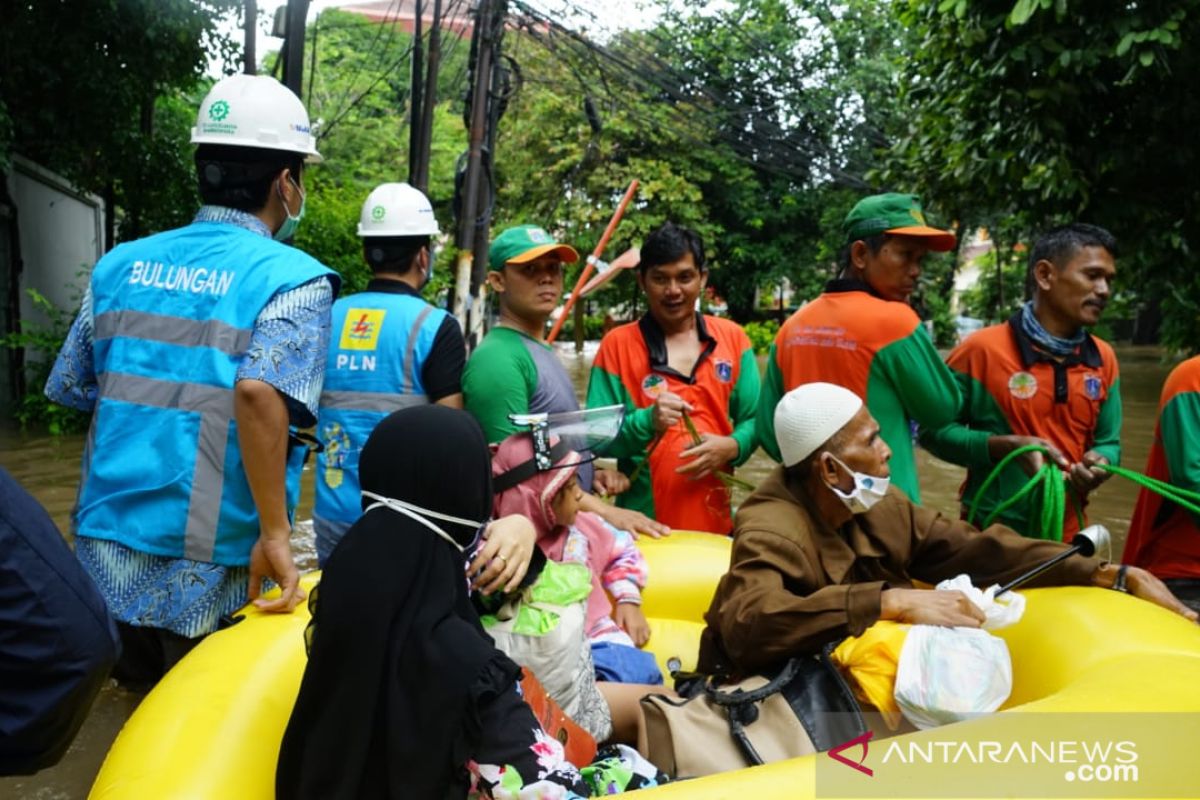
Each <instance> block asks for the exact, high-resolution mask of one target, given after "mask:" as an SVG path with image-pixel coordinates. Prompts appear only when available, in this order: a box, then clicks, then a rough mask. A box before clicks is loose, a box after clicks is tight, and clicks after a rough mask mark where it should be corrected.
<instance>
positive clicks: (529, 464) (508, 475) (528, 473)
mask: <svg viewBox="0 0 1200 800" xmlns="http://www.w3.org/2000/svg"><path fill="white" fill-rule="evenodd" d="M570 450H571V446H570V445H569V444H567V442H565V441H563V440H562V439H559V440H558V442H556V443H555V444H554V446H553V447H551V448H550V462H551V463H552V464H554V463H558V462H559V461H561V460H562V459H563V457H564V456H565V455H566V454H567V453H568V452H569V451H570ZM537 474H538V467H537V457H536V456H535V457H533V458H531V459H529V460H528V461H522V462H521V463H520V464H517V465H516V466H515V467H513V468H512V469H510V470H509V471H508V472H502V473H500V474H499V475H496V476H494V477H493V478H492V492H494V493H495V494H500V493H501V492H506V491H508V490H509V489H511V488H513V487H514V486H516V485H517V484H519V483H524V482H525V481H527V480H529V479H530V478H532V477H533V476H534V475H537Z"/></svg>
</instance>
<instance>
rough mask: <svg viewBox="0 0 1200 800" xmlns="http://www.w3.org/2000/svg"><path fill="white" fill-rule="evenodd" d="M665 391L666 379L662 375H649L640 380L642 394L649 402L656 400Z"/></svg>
mask: <svg viewBox="0 0 1200 800" xmlns="http://www.w3.org/2000/svg"><path fill="white" fill-rule="evenodd" d="M665 391H667V379H666V378H664V377H663V376H662V375H655V374H654V373H651V374H649V375H647V376H646V377H644V378H642V393H643V394H645V395H646V397H649V398H650V399H651V400H656V399H658V396H659V395H660V394H662V393H663V392H665Z"/></svg>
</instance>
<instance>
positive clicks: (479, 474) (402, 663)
mask: <svg viewBox="0 0 1200 800" xmlns="http://www.w3.org/2000/svg"><path fill="white" fill-rule="evenodd" d="M359 478H360V482H361V485H362V488H363V495H364V505H365V512H364V514H363V516H362V517H361V518H360V519H359V520H358V522H356V523H355V524H354V526H353V527H352V528H351V529H350V530H349V531H348V532H347V533H346V536H345V537H344V538H343V539H342V541H341V542H340V543H339V544H338V546H337V548H336V549H335V550H334V551H333V554H332V555H331V556H330V559H329V561H328V563H327V565H326V568H325V572H324V575H323V577H322V580H321V584H320V586H319V587H318V588H317V589H316V590H314V592H313V596H312V599H311V600H310V607H311V608H312V610H313V621H312V623H311V625H310V629H309V660H308V666H307V668H306V670H305V673H304V679H303V682H302V684H301V686H300V694H299V697H298V698H297V700H296V705H295V708H294V710H293V712H292V717H291V720H290V722H289V723H288V727H287V732H286V733H285V735H284V738H283V745H282V749H281V752H280V757H279V765H278V768H277V771H276V792H277V795H278V796H279V797H280V798H322V800H325V799H326V798H385V797H406V798H439V799H440V798H445V797H463V796H465V794H466V792H467V790H468V788H469V787H470V785H471V783H472V779H473V778H475V779H476V780H478V775H479V772H478V765H479V764H484V763H486V764H498V765H501V767H505V765H507V767H508V768H515V769H517V770H518V771H519V774H520V775H522V776H524V778H525V779H527V780H530V781H531V782H532V781H535V780H547V781H550V782H552V783H555V784H562V785H563V789H564V790H565V795H566V796H571V795H573V794H575V793H578V794H581V795H586V794H587V789H586V787H585V785H584V784H583V783H582V779H581V777H580V774H579V772H578V771H577V770H575V768H574V767H572V766H571V765H570V764H569V763H567V762H566V761H564V760H562V758H561V752H562V751H561V746H559V748H558V752H557V758H555V757H554V756H555V754H554V753H553V752H549V751H552V750H553V746H554V745H557V744H558V743H557V742H556V741H554V740H552V739H551V740H549V743H546V742H544V741H542V740H541V739H539V738H538V737H537V735H536V734H537V732H540V727H539V726H538V723H537V721H536V719H535V718H534V716H533V714H532V712H531V711H530V710H529V708H528V706H526V705H525V704H524V703H523V702H522V701H521V700H520V697H519V695H518V694H517V690H516V685H517V681H518V679H519V675H520V668H519V667H518V666H517V665H516V664H514V663H513V662H512V661H510V660H509V659H508V657H507V656H505V655H504V654H503V653H501V652H500V651H499V650H497V649H496V648H495V647H494V646H493V645H492V642H491V639H489V638H488V637H487V635H486V634H485V633H484V632H483V628H482V627H481V626H480V623H479V619H478V617H477V616H476V613H475V611H474V610H473V608H472V606H471V602H470V599H469V593H468V586H467V576H466V557H467V556H469V555H471V552H472V550H473V549H474V546H475V544H476V543H477V540H478V537H479V534H480V532H481V531H482V530H483V528H484V525H485V521H486V520H487V519H488V516H489V513H490V510H491V507H492V488H491V461H490V456H489V453H488V448H487V442H486V440H485V439H484V436H483V432H482V431H481V430H480V428H479V425H478V424H477V423H476V422H475V420H474V418H472V417H471V416H470V415H468V414H466V413H465V412H462V411H456V410H453V409H448V408H444V407H442V406H437V405H430V406H423V407H418V408H411V409H405V410H402V411H398V412H396V413H395V414H392V415H391V416H390V417H388V418H387V419H385V420H384V421H383V422H381V423H380V424H379V426H378V427H377V428H376V429H375V431H374V433H372V434H371V437H370V439H369V440H368V442H367V444H366V446H365V447H364V449H363V453H362V458H361V460H360V465H359ZM531 541H532V540H531ZM464 553H465V555H464ZM522 556H523V557H524V559H525V562H526V563H528V556H529V554H528V553H524V554H522ZM514 558H516V557H515V556H514ZM487 559H488V560H489V561H496V562H497V567H498V569H503V570H504V571H505V572H507V571H508V568H509V566H510V565H509V564H508V563H507V560H506V559H501V558H499V556H497V558H496V559H491V558H490V556H488V557H487ZM476 563H478V561H477V562H476ZM489 568H490V565H489ZM523 571H524V570H523V569H521V570H520V572H522V573H523ZM496 574H499V573H498V572H497V573H496ZM513 576H514V577H515V580H516V581H519V580H520V578H519V577H517V576H516V573H515V572H514V573H513ZM514 585H515V582H514ZM542 737H545V735H544V734H542ZM468 762H470V764H471V765H472V767H473V768H474V769H473V771H471V772H469V771H468V769H467V765H468ZM500 771H501V772H504V771H505V770H504V769H501V770H500ZM480 788H481V789H483V790H484V791H485V792H487V791H488V787H487V786H483V787H480ZM489 793H490V792H489Z"/></svg>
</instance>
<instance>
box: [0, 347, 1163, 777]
mask: <svg viewBox="0 0 1200 800" xmlns="http://www.w3.org/2000/svg"><path fill="white" fill-rule="evenodd" d="M596 344H597V343H595V342H590V343H588V345H587V347H586V348H585V351H584V353H583V354H580V355H576V354H575V353H574V351H573V349H572V348H571V347H570V346H567V347H564V348H563V349H561V350H560V352H559V355H560V357H561V359H562V361H563V363H564V364H565V365H566V367H567V369H568V371H569V372H570V373H571V376H572V379H573V380H574V382H575V386H576V390H577V392H578V393H579V394H580V396H581V399H582V395H583V393H584V390H585V388H586V384H587V373H588V369H589V367H590V365H591V359H592V356H593V355H594V354H595V347H596ZM1117 355H1118V358H1119V360H1120V365H1121V390H1122V399H1123V401H1124V425H1123V427H1122V431H1121V443H1122V449H1123V455H1122V459H1121V460H1122V462H1123V463H1124V465H1125V466H1127V467H1130V468H1132V469H1136V470H1139V471H1140V470H1142V469H1144V468H1145V465H1146V458H1147V456H1148V454H1149V451H1150V440H1151V437H1152V436H1153V432H1154V424H1155V414H1156V410H1157V407H1158V396H1159V392H1160V391H1161V389H1162V384H1163V381H1164V380H1165V378H1166V376H1167V373H1168V372H1169V371H1170V365H1164V364H1163V363H1162V355H1161V353H1160V351H1158V350H1157V349H1156V348H1149V347H1124V348H1118V349H1117ZM82 449H83V436H82V435H80V436H63V437H51V436H46V435H38V434H31V433H24V432H21V431H19V430H15V429H14V428H12V427H4V425H3V423H0V465H2V466H3V467H4V468H5V469H7V470H8V471H9V472H10V473H12V475H13V476H14V477H15V478H16V479H17V480H18V481H20V482H21V484H22V485H24V486H25V488H26V489H28V490H29V492H30V493H32V494H33V495H34V497H36V498H37V499H38V500H39V501H40V502H41V503H42V505H44V506H45V507H46V509H47V511H49V512H50V515H51V517H53V518H54V521H55V522H56V523H57V524H58V526H59V528H60V530H63V531H66V530H67V528H68V520H69V517H70V511H71V506H72V504H73V503H74V501H75V490H76V487H77V485H78V479H79V457H80V453H81V452H82ZM917 462H918V468H919V470H920V473H921V494H922V497H923V499H924V501H925V505H927V506H932V507H935V508H939V509H941V510H943V511H945V512H946V513H948V514H951V515H953V516H958V497H957V494H958V487H959V484H960V483H961V482H962V479H963V474H964V472H963V470H962V468H960V467H957V466H954V465H952V464H947V463H946V462H944V461H941V460H939V459H936V458H934V457H933V456H931V455H929V454H928V453H926V452H925V451H923V450H918V451H917ZM773 467H774V462H772V461H771V460H770V459H769V458H768V457H767V456H766V455H764V454H763V453H762V451H761V450H760V451H758V452H756V453H755V454H754V455H753V456H752V457H751V458H750V460H749V461H748V462H746V464H745V465H744V466H742V467H741V468H740V469H739V470H738V475H739V476H740V477H742V478H744V479H745V480H747V481H749V482H750V483H752V484H756V483H758V482H759V481H761V480H762V479H763V478H764V477H765V476H766V474H767V473H768V472H769V471H770V470H771V469H772V468H773ZM312 481H313V474H312V469H311V463H310V466H309V467H308V468H307V469H306V470H305V474H304V483H303V489H302V493H301V501H300V508H299V510H298V511H297V515H296V517H297V520H299V522H298V523H297V526H296V527H297V531H296V535H295V537H294V540H293V551H294V552H295V554H296V559H297V562H298V563H299V564H300V565H301V569H313V568H315V567H316V551H315V549H314V547H313V539H312V521H311V511H312V501H313V486H312ZM742 496H744V495H736V494H735V498H734V499H735V502H736V501H739V500H741V499H742ZM1136 499H1137V488H1136V487H1135V486H1134V485H1133V484H1131V483H1129V482H1127V481H1125V480H1122V479H1121V478H1114V479H1112V480H1110V481H1108V482H1107V483H1106V484H1104V485H1103V486H1102V487H1101V488H1100V489H1099V490H1098V491H1097V492H1096V493H1095V494H1093V496H1092V502H1091V504H1090V505H1089V507H1088V515H1089V519H1090V521H1091V522H1099V523H1102V524H1104V525H1106V526H1107V527H1108V529H1109V530H1110V531H1111V532H1112V534H1113V540H1114V541H1113V557H1114V558H1119V557H1120V554H1121V549H1122V548H1123V546H1124V543H1125V536H1126V533H1127V531H1128V528H1129V516H1130V515H1131V514H1132V513H1133V506H1134V503H1135V501H1136ZM140 699H141V696H140V695H138V694H135V693H132V692H128V691H125V690H123V689H120V688H117V687H116V686H115V685H114V686H110V687H107V688H105V689H104V690H103V691H101V693H100V696H99V698H98V699H97V701H96V704H95V705H94V707H93V708H92V712H91V714H90V716H89V717H88V720H87V721H86V722H85V724H84V726H83V729H82V731H81V732H80V734H79V736H78V737H77V738H76V740H75V742H74V743H73V744H72V746H71V749H70V750H69V751H68V753H67V754H66V756H65V757H64V758H63V760H62V762H61V763H60V764H59V765H58V766H56V767H54V768H52V769H48V770H43V771H42V772H41V773H39V774H37V775H35V776H31V777H18V778H0V798H10V797H11V798H22V800H24V798H32V799H33V800H73V799H74V798H83V797H86V796H87V793H88V790H89V789H90V788H91V784H92V781H93V779H94V778H95V775H96V773H97V771H98V770H99V769H100V764H101V763H102V762H103V760H104V756H105V754H106V753H107V751H108V747H109V745H110V744H111V743H112V741H113V739H114V738H116V735H117V732H118V731H119V730H120V728H121V725H122V724H123V723H124V721H125V720H126V719H127V718H128V716H129V715H130V714H131V713H132V712H133V710H134V709H135V708H136V707H137V704H138V702H139V701H140Z"/></svg>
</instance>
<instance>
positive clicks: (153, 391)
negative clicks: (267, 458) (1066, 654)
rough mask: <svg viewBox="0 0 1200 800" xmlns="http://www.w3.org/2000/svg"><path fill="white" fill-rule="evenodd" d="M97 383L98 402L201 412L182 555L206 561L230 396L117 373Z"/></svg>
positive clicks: (216, 513)
mask: <svg viewBox="0 0 1200 800" xmlns="http://www.w3.org/2000/svg"><path fill="white" fill-rule="evenodd" d="M97 382H98V384H99V392H100V397H101V398H103V399H107V400H120V401H122V402H126V403H137V404H138V405H143V406H152V407H154V408H169V409H183V410H186V411H188V412H193V413H199V414H200V436H199V442H198V443H197V448H196V464H195V469H194V471H193V472H192V491H191V494H190V496H189V497H188V512H187V525H186V526H185V528H184V537H183V555H184V558H190V559H192V560H194V561H209V560H211V559H212V556H213V549H214V548H215V547H216V538H217V520H218V518H219V517H220V514H221V493H222V491H223V490H224V487H225V469H224V465H225V445H226V443H227V442H228V434H229V421H230V420H231V419H233V392H232V391H231V390H229V389H223V388H221V387H219V386H206V385H204V384H199V383H176V382H175V381H162V380H158V379H156V378H145V377H141V376H138V375H128V374H125V373H121V372H105V373H102V374H100V375H99V376H98V378H97ZM89 438H91V434H90V433H89ZM90 449H91V448H90V442H89V450H90Z"/></svg>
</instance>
